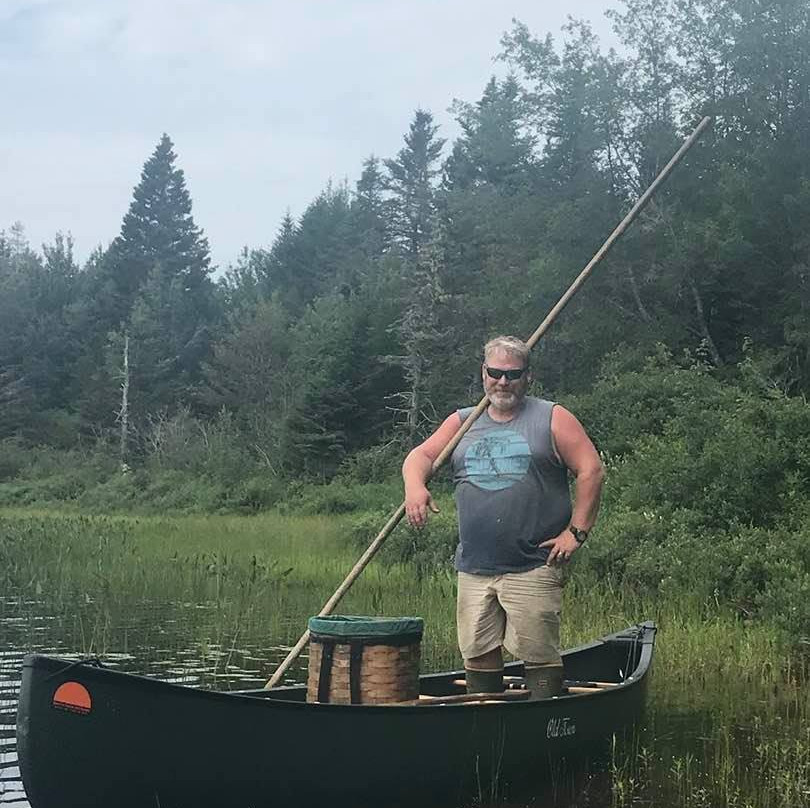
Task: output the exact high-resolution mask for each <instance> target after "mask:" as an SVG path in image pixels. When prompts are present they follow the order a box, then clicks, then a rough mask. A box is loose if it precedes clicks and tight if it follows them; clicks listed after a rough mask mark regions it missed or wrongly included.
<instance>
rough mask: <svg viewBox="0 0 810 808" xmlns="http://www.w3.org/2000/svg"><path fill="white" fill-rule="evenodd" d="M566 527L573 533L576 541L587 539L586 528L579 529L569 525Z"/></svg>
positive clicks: (580, 541)
mask: <svg viewBox="0 0 810 808" xmlns="http://www.w3.org/2000/svg"><path fill="white" fill-rule="evenodd" d="M568 529H569V530H570V531H571V533H572V534H573V536H574V538H575V539H576V540H577V541H578V542H579V543H580V544H582V542H584V541H585V539H587V538H588V531H587V530H580V529H579V528H578V527H570V528H568Z"/></svg>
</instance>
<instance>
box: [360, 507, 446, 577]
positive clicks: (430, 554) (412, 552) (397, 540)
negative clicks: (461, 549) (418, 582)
mask: <svg viewBox="0 0 810 808" xmlns="http://www.w3.org/2000/svg"><path fill="white" fill-rule="evenodd" d="M439 508H440V511H439V513H434V514H431V515H430V517H429V519H428V523H427V525H426V526H425V527H424V528H422V529H421V530H415V529H414V528H412V527H410V525H408V524H407V522H406V520H405V519H404V518H403V519H402V521H401V522H400V523H399V525H398V526H397V527H396V528H395V529H394V531H393V532H392V533H391V535H390V536H388V538H387V539H386V541H385V544H384V545H383V546H382V548H381V550H380V559H381V561H382V562H383V563H389V564H391V563H409V564H412V565H413V566H414V567H415V568H416V572H417V575H419V576H420V577H421V576H423V575H429V574H430V573H431V572H437V571H443V570H444V571H447V570H449V569H451V568H452V564H453V557H454V555H455V551H456V545H457V544H458V522H457V520H456V513H455V508H454V507H453V502H452V500H449V499H446V498H441V499H440V500H439ZM387 516H388V514H379V513H363V514H358V515H357V516H354V517H352V519H351V523H350V524H351V541H352V543H353V544H354V546H355V547H356V548H357V549H358V551H360V550H365V548H366V547H368V545H369V544H371V542H372V541H373V539H374V538H375V536H377V534H378V533H379V532H380V530H381V529H382V527H383V525H384V524H385V522H386V519H387Z"/></svg>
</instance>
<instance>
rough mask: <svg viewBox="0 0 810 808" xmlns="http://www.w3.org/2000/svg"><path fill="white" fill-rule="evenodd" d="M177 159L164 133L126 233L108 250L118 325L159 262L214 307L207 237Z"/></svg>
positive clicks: (202, 304) (205, 306)
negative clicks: (197, 220) (195, 214)
mask: <svg viewBox="0 0 810 808" xmlns="http://www.w3.org/2000/svg"><path fill="white" fill-rule="evenodd" d="M175 160H176V155H175V153H174V145H173V144H172V141H171V139H170V138H169V136H168V135H167V134H165V133H164V134H163V136H162V137H161V139H160V141H159V143H158V145H157V146H156V147H155V150H154V152H153V153H152V156H151V157H150V158H149V159H148V160H147V161H146V163H145V164H144V167H143V170H142V172H141V181H140V182H139V183H138V185H137V186H136V187H135V190H134V192H133V198H132V203H131V204H130V206H129V210H128V211H127V213H126V215H125V216H124V221H123V223H122V225H121V233H120V235H119V236H118V237H117V238H116V239H115V241H113V243H112V246H111V247H110V250H109V252H108V254H107V256H106V260H105V262H104V263H105V274H106V275H107V276H108V278H109V280H110V281H111V286H112V291H113V295H114V300H113V301H112V304H113V309H112V311H111V312H110V314H112V315H114V316H115V317H116V318H117V319H116V321H115V322H113V323H111V325H113V326H117V325H119V324H120V323H122V322H124V321H125V320H126V319H127V318H128V317H129V314H130V312H131V310H132V306H133V304H134V303H135V299H136V297H137V296H138V293H139V292H140V290H141V288H142V287H143V286H144V284H145V283H146V280H147V278H148V277H149V276H150V274H151V273H152V271H153V270H154V269H155V267H157V266H159V267H160V271H161V273H162V274H163V275H165V276H166V277H167V278H170V279H172V280H174V279H176V280H177V281H178V282H179V283H180V286H181V287H182V289H183V290H184V292H185V293H187V294H188V295H190V296H191V297H192V298H194V299H195V304H196V305H197V307H198V310H199V311H200V312H201V313H202V314H209V313H210V308H211V284H210V280H209V273H210V271H211V268H210V257H209V249H208V240H207V239H206V238H205V236H204V235H203V234H202V231H201V230H200V228H198V227H197V225H196V224H195V223H194V218H193V217H192V215H191V197H190V195H189V192H188V190H187V188H186V181H185V177H184V175H183V171H182V170H181V169H179V168H177V167H176V166H175Z"/></svg>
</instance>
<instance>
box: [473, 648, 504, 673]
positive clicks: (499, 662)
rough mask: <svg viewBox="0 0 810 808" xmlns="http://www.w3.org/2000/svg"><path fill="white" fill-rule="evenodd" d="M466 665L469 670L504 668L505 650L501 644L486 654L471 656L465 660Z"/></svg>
mask: <svg viewBox="0 0 810 808" xmlns="http://www.w3.org/2000/svg"><path fill="white" fill-rule="evenodd" d="M464 667H465V668H467V670H477V671H488V670H495V669H497V668H503V652H502V651H501V648H500V646H498V647H497V648H493V649H492V650H491V651H487V653H486V654H481V655H480V656H476V657H470V658H469V659H465V660H464Z"/></svg>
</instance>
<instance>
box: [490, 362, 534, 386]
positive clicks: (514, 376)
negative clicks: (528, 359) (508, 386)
mask: <svg viewBox="0 0 810 808" xmlns="http://www.w3.org/2000/svg"><path fill="white" fill-rule="evenodd" d="M484 370H486V372H487V376H489V378H490V379H500V378H501V376H506V378H507V381H510V382H516V381H517V380H518V379H519V378H520V377H521V376H522V375H523V374H524V373H525V372H526V371H527V370H528V368H512V369H511V370H504V369H503V368H491V367H489V365H484Z"/></svg>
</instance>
